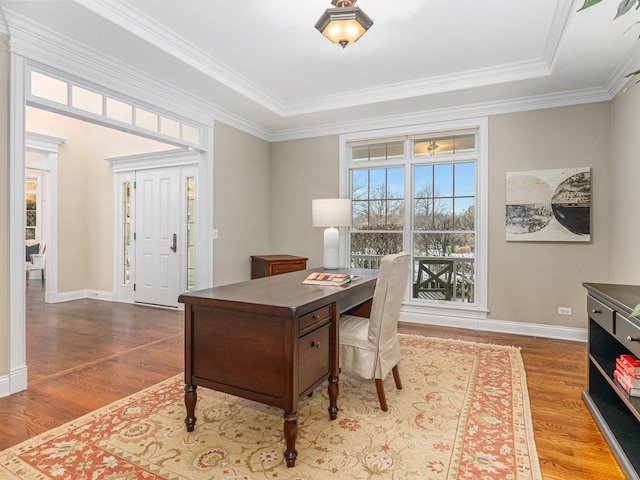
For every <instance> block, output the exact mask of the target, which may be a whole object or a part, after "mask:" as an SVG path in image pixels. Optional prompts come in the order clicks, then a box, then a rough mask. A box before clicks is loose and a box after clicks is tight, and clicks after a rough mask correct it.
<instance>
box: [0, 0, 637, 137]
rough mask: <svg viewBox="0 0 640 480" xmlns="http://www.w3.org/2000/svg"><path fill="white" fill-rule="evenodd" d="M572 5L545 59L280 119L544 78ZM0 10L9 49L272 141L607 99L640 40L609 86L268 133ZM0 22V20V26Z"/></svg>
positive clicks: (301, 106) (311, 104) (320, 100)
mask: <svg viewBox="0 0 640 480" xmlns="http://www.w3.org/2000/svg"><path fill="white" fill-rule="evenodd" d="M76 1H78V2H79V3H81V4H82V5H92V6H93V7H94V8H96V9H101V11H103V14H104V15H115V16H120V17H122V13H123V10H122V8H123V7H125V6H126V8H127V11H128V8H129V6H128V4H126V2H123V1H117V2H115V4H113V5H112V4H111V3H112V2H109V3H107V2H106V1H105V0H76ZM571 6H572V2H571V1H564V2H560V3H559V5H558V7H557V10H556V15H555V16H554V21H553V24H552V26H551V33H550V34H549V37H548V42H547V46H546V48H545V53H544V58H541V59H538V60H535V61H532V62H521V63H514V64H510V65H505V66H502V67H500V68H498V69H496V68H491V69H484V70H482V69H481V70H474V71H469V72H464V73H461V74H458V75H453V76H441V77H438V78H436V79H430V80H427V81H424V80H418V81H411V82H402V83H398V84H394V85H392V86H391V87H383V88H377V89H366V90H360V91H357V92H355V93H353V92H352V93H349V94H338V95H332V96H326V97H317V98H315V99H312V100H308V101H304V102H299V103H292V104H288V105H287V106H286V108H285V107H282V108H283V111H285V113H286V115H282V116H283V117H287V116H295V115H301V114H303V113H310V112H319V111H323V110H331V109H340V108H345V106H355V105H363V104H364V103H371V101H372V98H373V99H374V102H383V101H386V100H390V99H396V98H406V97H409V96H415V95H429V94H433V93H438V92H442V91H450V90H454V89H459V88H472V87H474V86H478V85H479V84H482V85H491V84H496V83H501V82H508V81H515V80H521V79H524V78H531V76H544V75H549V74H550V73H551V70H552V66H553V64H554V63H555V57H556V53H557V47H558V43H559V42H560V40H561V37H562V32H563V31H564V27H565V25H566V22H567V21H568V19H569V17H570V15H571V12H572V11H571ZM87 8H88V7H87ZM0 11H2V13H3V17H2V18H1V20H4V22H5V24H4V27H6V28H5V30H6V31H7V32H9V31H10V32H11V36H10V38H9V48H10V50H11V51H12V52H14V53H16V54H18V55H21V56H23V57H25V58H26V59H29V60H30V61H33V62H37V63H40V64H42V65H45V66H48V67H49V68H51V69H54V70H57V71H63V72H65V73H68V74H69V75H72V76H75V77H76V78H78V79H82V80H85V81H91V82H93V83H95V84H97V85H101V86H102V87H104V88H106V89H107V90H111V91H113V92H115V93H118V94H120V95H122V94H126V95H127V96H129V97H131V98H134V99H136V101H142V102H146V103H147V104H149V105H153V106H154V107H156V108H161V109H163V110H165V111H166V112H167V113H171V114H178V115H181V116H183V117H185V118H189V119H191V120H195V121H198V122H200V123H202V124H204V125H212V124H213V122H214V121H218V122H221V123H224V124H227V125H229V126H231V127H234V128H237V129H239V130H242V131H244V132H246V133H248V134H250V135H253V136H255V137H257V138H260V139H262V140H265V141H269V142H273V141H285V140H293V139H301V138H309V137H316V136H324V135H335V134H341V133H349V132H357V131H362V130H368V129H378V128H385V127H393V126H402V125H411V124H417V123H430V122H435V121H443V120H457V119H461V118H468V117H475V116H485V115H495V114H502V113H511V112H519V111H526V110H538V109H544V108H554V107H561V106H571V105H577V104H580V103H592V102H599V101H608V100H611V99H612V98H613V97H614V96H615V94H617V93H618V92H619V91H620V90H621V89H622V88H623V86H624V84H625V83H626V79H625V78H624V75H625V74H626V73H627V72H629V71H631V69H630V66H631V65H636V64H638V62H640V45H639V47H638V48H636V49H634V51H633V52H631V54H630V55H629V56H628V57H627V58H626V60H625V61H624V62H623V64H622V65H621V66H620V67H619V68H618V69H617V70H616V71H615V72H614V73H613V74H612V76H611V77H610V79H609V81H608V82H607V84H606V85H605V86H603V87H601V88H593V89H584V90H576V91H565V92H561V93H555V94H551V95H539V96H533V97H520V98H515V99H511V100H506V101H499V102H488V103H478V104H472V105H465V106H461V107H453V108H442V109H433V110H424V111H421V112H417V113H410V114H400V115H391V116H380V117H375V118H369V119H366V120H363V121H355V122H354V121H350V122H336V123H331V124H325V125H319V126H313V127H303V128H294V129H283V130H275V131H272V130H269V129H266V128H264V127H262V126H260V125H258V124H257V123H255V122H252V121H249V120H247V119H245V118H242V117H240V116H238V115H235V114H233V113H231V112H229V111H226V110H225V109H222V108H220V107H219V106H217V105H215V104H212V103H210V102H207V101H204V100H203V99H201V98H198V97H194V96H193V95H192V94H190V93H188V92H184V91H182V90H179V89H176V88H175V87H174V86H172V85H170V84H167V83H165V82H162V81H160V80H158V79H156V78H152V77H149V76H148V75H146V74H144V73H143V72H141V71H139V70H137V69H135V68H133V67H131V66H130V65H127V64H124V63H123V62H120V61H118V60H116V59H113V58H108V57H105V56H104V55H102V54H100V53H99V52H97V51H94V50H91V49H89V48H87V47H86V46H84V45H78V44H77V43H76V42H74V41H72V40H71V39H69V38H67V37H65V36H64V35H63V34H61V33H60V32H55V31H52V30H51V29H49V28H47V27H46V26H43V25H41V24H37V23H35V22H32V21H30V20H29V19H27V18H25V17H22V16H20V15H18V14H16V13H14V12H12V11H11V10H7V9H0ZM128 13H129V12H128ZM132 15H133V17H132V18H135V19H136V21H137V20H138V16H139V15H140V14H139V12H138V13H133V14H132ZM122 21H124V20H122ZM142 25H143V26H142V27H140V28H141V29H143V30H144V31H145V32H146V33H145V35H151V34H154V35H156V32H158V31H164V29H163V28H157V27H158V26H157V25H155V24H150V23H149V22H146V23H144V22H142ZM150 25H154V26H153V29H155V30H154V31H153V32H151V31H150V30H149V29H150V28H151V26H150ZM2 27H3V25H2V24H1V23H0V29H1V28H2ZM178 46H179V45H174V44H172V48H177V47H178ZM167 48H168V47H167ZM218 73H220V72H218ZM443 83H449V85H443ZM454 85H455V86H454ZM365 100H366V102H365ZM276 103H278V102H276ZM277 108H280V103H278V105H277Z"/></svg>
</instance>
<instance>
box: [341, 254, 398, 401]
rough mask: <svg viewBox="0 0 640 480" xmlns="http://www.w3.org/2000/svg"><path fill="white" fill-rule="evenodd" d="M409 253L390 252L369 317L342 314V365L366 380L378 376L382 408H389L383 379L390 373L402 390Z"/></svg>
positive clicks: (375, 291) (383, 265) (382, 263)
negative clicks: (401, 337)
mask: <svg viewBox="0 0 640 480" xmlns="http://www.w3.org/2000/svg"><path fill="white" fill-rule="evenodd" d="M409 259H410V255H409V254H408V253H406V252H401V253H397V254H394V255H386V256H384V257H383V258H382V260H381V262H380V273H379V274H378V280H377V282H376V288H375V290H374V293H373V302H372V305H371V314H370V315H369V318H364V317H358V316H355V315H342V316H341V318H340V368H341V370H345V371H347V372H351V373H355V374H357V375H359V376H360V377H362V378H365V379H375V383H376V390H377V392H378V399H379V401H380V408H381V409H382V410H383V411H385V412H386V411H387V410H388V408H387V400H386V397H385V394H384V385H383V380H384V379H385V378H386V377H387V375H388V374H389V372H390V371H391V372H393V378H394V380H395V383H396V387H397V388H398V390H400V389H402V383H401V382H400V373H399V371H398V363H399V362H400V342H399V341H398V328H397V327H398V317H399V315H400V307H401V305H402V298H403V296H404V291H405V288H406V286H407V281H408V279H409Z"/></svg>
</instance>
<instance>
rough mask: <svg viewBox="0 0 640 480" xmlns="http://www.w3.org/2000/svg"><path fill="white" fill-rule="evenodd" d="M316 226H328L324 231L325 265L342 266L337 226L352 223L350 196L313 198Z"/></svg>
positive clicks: (329, 266) (330, 266) (328, 267)
mask: <svg viewBox="0 0 640 480" xmlns="http://www.w3.org/2000/svg"><path fill="white" fill-rule="evenodd" d="M311 217H312V223H313V226H314V227H328V228H326V229H325V231H324V262H323V267H324V268H326V269H328V270H333V269H336V268H339V267H340V256H339V253H340V232H339V231H338V229H337V228H336V227H348V226H349V225H351V200H350V199H348V198H318V199H315V200H311Z"/></svg>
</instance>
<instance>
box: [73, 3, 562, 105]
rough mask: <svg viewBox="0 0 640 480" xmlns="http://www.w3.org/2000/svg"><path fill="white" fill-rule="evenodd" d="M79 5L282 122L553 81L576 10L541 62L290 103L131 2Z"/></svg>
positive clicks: (558, 25) (555, 23)
mask: <svg viewBox="0 0 640 480" xmlns="http://www.w3.org/2000/svg"><path fill="white" fill-rule="evenodd" d="M75 2H76V3H78V4H79V5H82V6H83V7H85V8H87V9H89V10H90V11H92V12H94V13H96V14H97V15H99V16H101V17H103V18H105V19H107V20H109V21H110V22H113V23H114V24H116V25H118V26H119V27H121V28H123V29H125V30H127V31H129V32H130V33H132V34H134V35H136V36H138V37H140V38H142V39H144V40H145V41H147V42H149V43H151V44H152V45H154V46H156V47H157V48H159V49H161V50H163V51H164V52H166V53H168V54H170V55H172V56H174V57H176V58H179V59H180V60H181V61H183V62H185V63H186V64H188V65H190V66H191V67H193V68H195V69H196V70H198V71H199V72H201V73H203V74H205V75H207V76H209V77H210V78H212V79H214V80H216V81H218V82H220V83H221V84H223V85H225V86H227V87H229V88H231V89H232V90H234V91H236V92H237V93H239V94H241V95H243V96H245V97H246V98H248V99H250V100H252V101H254V102H256V103H257V104H258V105H260V106H262V107H263V108H265V109H267V110H269V111H271V112H272V113H274V114H276V115H278V116H281V117H291V116H295V115H303V114H309V113H316V112H321V111H328V110H334V109H337V108H345V107H353V106H360V105H365V104H370V103H377V102H385V101H389V100H398V99H404V98H411V97H415V96H421V95H430V94H435V93H442V92H450V91H453V90H459V89H466V88H474V87H481V86H487V85H494V84H500V83H506V82H512V81H516V80H523V79H528V78H536V77H541V76H548V75H550V74H551V67H552V65H554V64H555V59H556V53H557V50H558V46H559V43H560V40H561V38H562V34H563V31H564V28H565V26H566V24H567V21H568V19H569V17H570V15H571V12H572V5H573V0H564V1H560V2H559V3H558V5H557V7H556V11H555V13H554V16H553V19H552V24H551V28H550V31H549V35H548V36H547V41H546V44H545V48H544V52H543V57H542V58H541V59H537V60H531V61H524V62H516V63H512V64H505V65H500V66H498V67H492V68H483V69H474V70H468V71H465V72H460V73H456V74H452V75H442V76H438V77H430V78H427V79H417V80H413V81H410V82H399V83H395V84H389V85H385V86H383V87H378V88H373V89H363V90H357V91H350V92H346V93H337V94H331V95H325V96H321V97H315V98H309V99H305V100H302V101H299V102H285V101H283V100H281V99H278V98H276V97H275V96H273V95H270V94H269V93H268V92H266V91H265V90H264V89H261V88H260V87H258V86H257V85H256V84H254V83H252V82H250V81H249V80H248V79H246V78H245V77H243V76H242V75H240V74H239V73H237V72H236V71H234V70H233V69H231V68H229V67H228V66H226V65H224V64H223V63H222V62H220V61H218V60H217V59H215V58H214V57H212V56H211V55H209V54H207V53H206V52H204V51H203V50H202V49H200V48H199V47H198V46H197V45H194V44H193V43H191V42H189V41H188V40H186V39H184V38H182V37H180V36H177V35H176V34H175V33H173V32H172V33H171V35H169V33H168V32H169V30H168V29H167V28H166V27H165V26H164V25H162V24H160V23H158V22H155V21H153V20H152V19H150V18H149V17H148V16H146V15H145V14H144V13H143V12H141V11H140V10H138V9H136V8H135V7H134V6H132V5H131V4H130V3H128V2H127V1H126V0H75Z"/></svg>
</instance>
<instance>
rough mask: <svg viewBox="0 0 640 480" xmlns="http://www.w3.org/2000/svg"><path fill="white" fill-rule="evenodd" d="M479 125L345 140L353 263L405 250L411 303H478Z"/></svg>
mask: <svg viewBox="0 0 640 480" xmlns="http://www.w3.org/2000/svg"><path fill="white" fill-rule="evenodd" d="M478 132H479V129H478V128H475V129H471V130H469V129H465V130H460V131H444V132H429V133H419V132H416V133H411V134H409V135H403V136H397V137H391V138H385V139H382V140H377V139H375V138H373V139H370V140H368V141H367V140H351V141H350V140H348V139H347V140H346V142H345V144H346V145H345V147H346V148H345V151H346V162H345V164H346V167H347V168H346V172H345V173H346V174H347V175H348V177H347V178H348V179H349V181H348V185H349V192H348V194H349V196H350V197H351V200H352V228H351V231H350V234H349V238H348V253H349V263H350V265H351V266H352V267H355V268H379V262H380V259H381V258H382V257H383V256H384V255H388V254H392V253H397V252H400V251H403V250H404V251H409V252H411V254H412V265H413V268H412V272H411V278H410V279H408V280H409V281H410V283H411V288H410V289H409V290H410V293H408V295H407V296H408V297H409V298H410V299H411V302H414V303H416V304H424V305H432V306H433V305H436V306H437V305H451V306H454V305H460V306H463V305H468V306H471V305H477V303H478V299H477V296H476V290H477V285H478V278H477V269H476V260H477V258H476V255H477V253H478V251H480V250H482V249H479V241H481V240H482V239H480V238H479V235H478V226H479V224H480V223H481V222H480V223H479V220H480V219H479V217H478V215H479V209H478V208H477V207H478V191H477V185H478V177H479V169H478V163H479V156H480V150H479V148H478ZM483 221H486V219H484V220H483ZM483 261H484V259H483ZM483 275H484V273H483ZM482 290H484V287H482ZM481 303H484V301H483V302H481Z"/></svg>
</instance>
